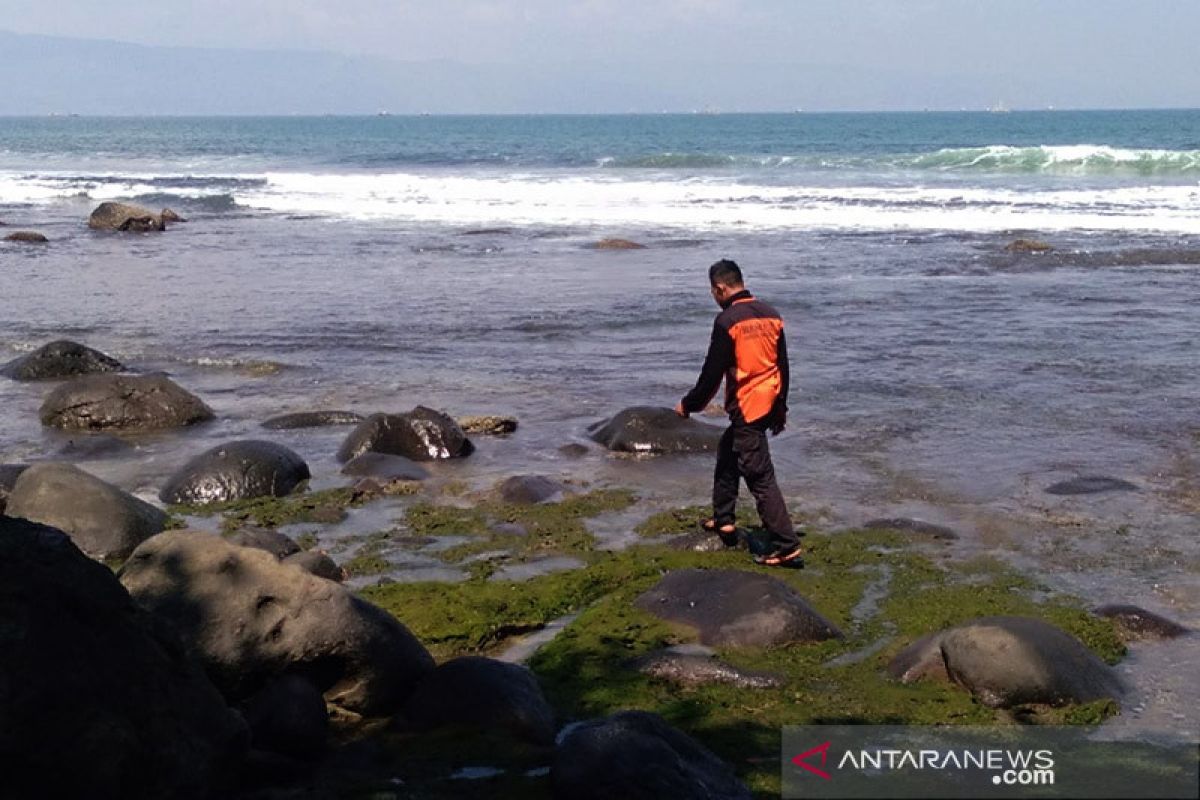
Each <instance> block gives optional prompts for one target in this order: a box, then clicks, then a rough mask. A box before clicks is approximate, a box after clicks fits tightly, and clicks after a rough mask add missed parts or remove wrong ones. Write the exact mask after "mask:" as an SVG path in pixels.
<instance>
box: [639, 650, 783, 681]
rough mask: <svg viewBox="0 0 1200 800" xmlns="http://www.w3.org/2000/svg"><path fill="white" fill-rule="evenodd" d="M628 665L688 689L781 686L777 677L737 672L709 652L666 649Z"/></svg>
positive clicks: (736, 669)
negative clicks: (726, 686) (713, 685)
mask: <svg viewBox="0 0 1200 800" xmlns="http://www.w3.org/2000/svg"><path fill="white" fill-rule="evenodd" d="M630 666H632V667H633V668H634V669H636V670H637V671H638V672H640V673H642V674H643V675H649V676H650V677H652V678H658V679H659V680H664V681H668V682H670V683H674V684H678V685H680V686H688V687H693V686H707V685H709V684H714V683H721V684H726V685H729V686H737V687H738V688H741V689H773V688H777V687H779V686H782V685H783V681H782V680H781V679H780V678H779V676H778V675H771V674H768V673H765V672H748V671H745V670H740V669H738V668H737V667H735V666H733V665H732V664H727V663H725V662H724V661H722V660H721V659H719V658H717V657H716V655H715V654H714V653H712V652H711V651H710V652H694V651H691V650H687V649H682V648H678V647H668V648H666V649H664V650H655V651H654V652H653V653H649V654H647V655H644V656H642V657H641V658H638V659H635V660H634V661H633V662H632V664H631V665H630Z"/></svg>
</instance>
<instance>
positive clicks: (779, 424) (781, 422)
mask: <svg viewBox="0 0 1200 800" xmlns="http://www.w3.org/2000/svg"><path fill="white" fill-rule="evenodd" d="M786 427H787V415H786V414H780V415H779V418H778V419H777V420H775V424H774V425H772V426H771V427H770V428H769V430H770V431H771V434H772V435H773V436H778V435H779V434H781V433H783V431H784V428H786Z"/></svg>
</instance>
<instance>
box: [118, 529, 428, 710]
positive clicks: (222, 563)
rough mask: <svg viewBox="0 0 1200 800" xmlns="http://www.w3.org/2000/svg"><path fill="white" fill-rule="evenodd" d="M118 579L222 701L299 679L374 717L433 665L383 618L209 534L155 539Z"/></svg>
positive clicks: (327, 585) (326, 585) (342, 593)
mask: <svg viewBox="0 0 1200 800" xmlns="http://www.w3.org/2000/svg"><path fill="white" fill-rule="evenodd" d="M120 579H121V583H122V584H124V585H125V587H126V588H127V589H128V590H129V593H130V594H131V595H132V596H133V598H134V600H136V601H137V602H138V603H140V604H141V605H143V606H144V607H145V608H147V609H148V610H150V611H152V612H154V613H155V614H159V615H161V616H163V617H165V618H166V619H168V620H169V621H170V622H171V623H172V624H174V625H175V626H176V627H177V628H178V629H179V630H180V632H181V633H182V634H183V637H184V640H185V641H187V642H188V644H189V646H190V647H192V648H193V650H194V651H195V653H196V655H197V656H198V657H199V659H200V661H201V663H203V664H204V667H205V670H206V671H207V672H208V675H209V677H210V678H211V679H212V680H213V682H214V683H215V684H216V685H217V687H218V688H219V689H220V690H221V692H222V693H223V694H224V695H225V696H226V697H228V698H232V699H242V698H246V697H249V696H250V695H252V694H254V693H255V692H257V691H259V690H261V689H262V688H263V687H264V686H265V685H266V684H267V682H269V681H270V680H272V679H274V678H277V677H279V676H281V675H285V674H291V675H302V676H304V677H306V678H308V679H309V680H311V681H312V682H313V683H314V685H316V687H317V689H318V690H320V691H321V692H322V694H323V695H324V696H325V700H326V701H327V702H329V703H333V704H335V705H338V706H341V707H343V708H345V709H346V710H348V711H352V712H355V713H357V714H363V715H366V716H380V715H386V714H390V713H392V712H394V711H396V710H397V709H398V708H399V707H400V705H401V704H402V703H403V702H404V701H405V700H406V699H407V698H408V695H409V694H410V693H411V692H412V690H413V688H414V687H415V686H416V685H417V683H418V681H420V679H421V678H422V677H423V676H424V675H425V673H427V672H429V671H430V670H431V669H433V666H434V663H433V658H432V657H430V655H429V653H428V652H427V651H426V650H425V648H424V647H423V646H422V645H421V643H420V642H418V641H417V640H416V638H415V637H414V636H413V635H412V634H411V633H409V631H408V629H407V628H405V627H404V626H403V625H402V624H401V623H400V622H399V621H397V620H396V619H395V618H394V617H392V616H391V615H390V614H388V613H387V612H386V611H383V610H382V609H380V608H378V607H377V606H374V605H371V604H370V603H368V602H366V601H365V600H363V599H362V598H360V597H358V596H356V595H354V594H353V593H351V592H349V591H348V590H346V589H345V588H344V587H342V586H340V585H339V584H337V583H334V582H333V581H328V580H324V579H323V578H318V577H316V576H314V575H307V574H305V573H304V572H302V571H301V570H298V569H295V568H293V567H291V566H288V565H284V564H281V563H280V562H279V561H277V560H276V559H275V557H274V556H272V555H271V554H270V553H266V552H263V551H261V550H256V549H253V548H248V547H238V546H237V545H233V544H230V543H229V542H226V541H225V540H224V539H222V538H221V537H220V536H216V535H213V534H208V533H202V532H198V531H170V532H167V533H163V534H159V535H158V536H155V537H154V538H152V539H149V540H148V541H146V542H144V543H143V544H142V545H141V546H140V547H138V548H137V550H135V551H134V552H133V555H132V556H130V558H129V561H128V562H126V564H125V566H124V567H123V568H122V569H121V572H120Z"/></svg>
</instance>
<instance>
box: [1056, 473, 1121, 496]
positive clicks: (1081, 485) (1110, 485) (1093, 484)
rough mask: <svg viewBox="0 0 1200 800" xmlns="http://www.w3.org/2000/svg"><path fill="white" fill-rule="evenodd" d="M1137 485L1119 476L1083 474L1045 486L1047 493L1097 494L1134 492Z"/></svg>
mask: <svg viewBox="0 0 1200 800" xmlns="http://www.w3.org/2000/svg"><path fill="white" fill-rule="evenodd" d="M1136 491H1139V490H1138V487H1137V486H1135V485H1134V484H1132V483H1130V482H1129V481H1123V480H1121V479H1120V478H1109V477H1106V476H1104V475H1085V476H1083V477H1079V478H1072V479H1071V480H1068V481H1059V482H1058V483H1055V484H1053V485H1051V486H1047V487H1046V493H1047V494H1099V493H1101V492H1136Z"/></svg>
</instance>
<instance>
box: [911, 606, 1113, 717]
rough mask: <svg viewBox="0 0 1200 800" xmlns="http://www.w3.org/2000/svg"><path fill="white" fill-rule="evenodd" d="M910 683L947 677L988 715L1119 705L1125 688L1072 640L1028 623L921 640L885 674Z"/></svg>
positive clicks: (974, 624)
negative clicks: (1039, 707) (1024, 708)
mask: <svg viewBox="0 0 1200 800" xmlns="http://www.w3.org/2000/svg"><path fill="white" fill-rule="evenodd" d="M888 672H889V673H891V674H892V675H893V676H894V677H897V678H899V679H900V680H902V681H904V682H906V683H908V682H911V681H913V680H917V679H919V678H924V677H941V676H943V675H944V676H946V677H948V678H949V680H951V681H953V682H954V683H957V684H959V685H960V686H963V687H964V688H966V689H968V690H969V691H970V692H971V693H972V694H973V695H975V697H976V698H977V699H978V700H979V701H980V702H981V703H983V704H984V705H986V706H989V707H991V708H1008V707H1010V706H1016V705H1023V704H1026V703H1036V704H1043V705H1051V706H1060V705H1067V704H1071V703H1090V702H1092V701H1093V700H1102V699H1106V698H1107V699H1113V700H1117V699H1119V698H1120V697H1121V695H1122V688H1121V684H1120V681H1119V680H1118V678H1117V676H1116V674H1115V673H1114V672H1113V671H1112V669H1111V668H1110V667H1109V666H1108V665H1107V664H1105V663H1104V662H1103V661H1101V660H1100V659H1098V658H1096V656H1094V655H1093V654H1092V653H1091V652H1090V651H1089V650H1088V649H1087V648H1086V647H1084V646H1083V644H1082V643H1080V641H1079V640H1078V639H1076V638H1075V637H1074V636H1071V635H1070V634H1068V633H1066V632H1065V631H1062V630H1060V629H1059V628H1056V627H1054V626H1053V625H1051V624H1049V623H1047V622H1043V621H1041V620H1039V619H1032V618H1029V617H982V618H980V619H976V620H972V621H970V622H966V623H964V624H962V625H958V626H956V627H953V628H950V629H949V630H946V631H942V632H940V633H935V634H932V635H930V636H926V637H924V638H923V639H920V640H918V641H917V642H915V643H914V644H913V645H910V646H909V647H908V648H907V649H905V650H903V651H901V653H900V654H899V655H897V656H896V657H895V658H894V659H893V660H892V663H891V665H889V667H888Z"/></svg>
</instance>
